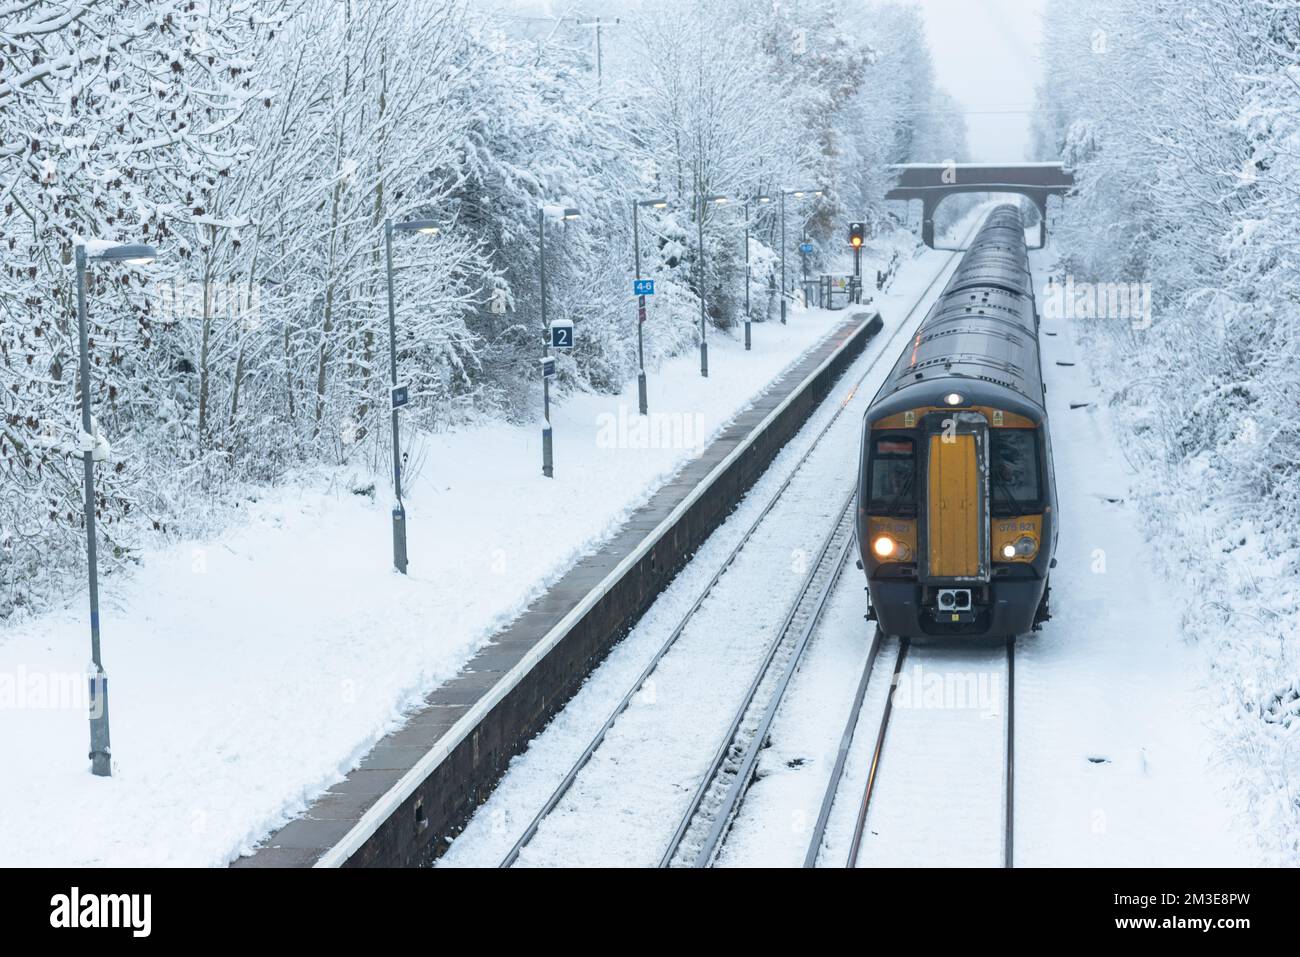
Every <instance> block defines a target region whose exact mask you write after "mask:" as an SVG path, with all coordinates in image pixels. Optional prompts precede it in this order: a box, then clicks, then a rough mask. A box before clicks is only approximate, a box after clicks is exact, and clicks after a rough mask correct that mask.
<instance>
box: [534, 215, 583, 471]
mask: <svg viewBox="0 0 1300 957" xmlns="http://www.w3.org/2000/svg"><path fill="white" fill-rule="evenodd" d="M548 215H549V216H553V217H554V218H556V219H559V220H560V221H561V222H568V221H570V220H574V219H577V218H578V216H579V215H580V214H579V212H578V211H577V210H576V209H574V208H572V207H571V206H546V205H543V206H539V207H538V208H537V264H538V269H537V271H538V279H539V282H540V284H541V292H542V358H543V359H545V358H547V357H548V356H549V355H550V354H551V327H550V325H549V324H548V323H547V321H546V217H547V216H548ZM542 474H543V475H545V476H546V477H547V478H554V476H555V463H554V456H553V454H552V447H551V380H550V379H549V378H547V376H546V372H545V368H543V371H542Z"/></svg>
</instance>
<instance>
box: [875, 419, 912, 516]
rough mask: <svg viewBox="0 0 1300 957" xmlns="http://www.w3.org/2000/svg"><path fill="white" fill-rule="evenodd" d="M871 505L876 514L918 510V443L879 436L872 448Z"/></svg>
mask: <svg viewBox="0 0 1300 957" xmlns="http://www.w3.org/2000/svg"><path fill="white" fill-rule="evenodd" d="M870 475H871V479H870V483H869V496H870V501H869V502H868V504H867V508H868V510H870V511H874V512H887V513H895V512H898V511H910V510H913V509H915V508H916V443H915V442H913V441H912V440H911V439H910V438H907V437H906V436H897V435H882V436H878V437H877V438H876V439H875V441H874V443H873V444H872V447H871V471H870Z"/></svg>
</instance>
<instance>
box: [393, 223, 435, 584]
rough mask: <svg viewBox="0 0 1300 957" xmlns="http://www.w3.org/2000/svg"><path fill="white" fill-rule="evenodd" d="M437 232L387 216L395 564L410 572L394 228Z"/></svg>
mask: <svg viewBox="0 0 1300 957" xmlns="http://www.w3.org/2000/svg"><path fill="white" fill-rule="evenodd" d="M394 230H401V231H402V232H414V233H420V234H422V235H425V236H436V235H437V234H438V224H437V223H436V222H434V221H433V220H432V219H411V220H407V221H406V222H404V223H394V222H393V221H392V220H391V219H385V220H384V254H385V257H386V261H387V274H388V374H389V382H391V383H392V390H391V392H390V393H389V405H390V408H391V411H392V418H393V567H394V568H396V569H397V570H398V571H399V572H401V573H402V574H403V575H405V574H406V506H404V505H403V504H402V447H401V440H400V436H399V433H398V428H397V410H398V409H399V408H401V406H402V405H404V404H405V401H402V402H399V401H398V392H397V309H396V307H395V306H394V303H393V231H394Z"/></svg>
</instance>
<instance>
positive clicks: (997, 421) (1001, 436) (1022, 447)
mask: <svg viewBox="0 0 1300 957" xmlns="http://www.w3.org/2000/svg"><path fill="white" fill-rule="evenodd" d="M1044 393H1045V389H1044V387H1043V377H1042V367H1041V363H1040V360H1039V344H1038V314H1037V310H1036V308H1035V305H1034V294H1033V283H1032V278H1031V276H1030V272H1029V261H1028V253H1027V250H1026V248H1025V238H1024V224H1023V221H1022V219H1021V216H1020V212H1019V210H1018V209H1016V207H1014V206H999V207H998V208H997V209H995V210H994V211H993V212H992V213H991V214H990V215H989V217H988V218H987V219H986V220H985V222H984V225H983V226H982V227H981V229H980V231H979V233H978V234H977V235H976V237H975V240H974V242H973V243H972V244H971V247H970V249H969V250H968V251H967V252H966V254H965V255H964V256H963V258H962V261H961V265H960V266H959V267H958V269H957V271H956V272H955V273H954V274H953V276H952V278H951V279H950V280H949V282H948V285H947V286H946V287H945V288H944V292H943V294H942V295H941V296H940V297H939V299H938V301H937V302H936V303H935V305H934V306H933V308H931V310H930V312H929V313H928V314H927V315H926V317H925V319H924V321H923V322H922V323H921V326H920V328H919V329H918V331H917V333H916V335H915V337H913V339H912V340H911V341H910V342H909V343H908V345H907V348H906V350H905V351H904V353H903V355H902V356H901V357H900V358H899V360H898V362H897V363H896V364H895V366H894V368H893V370H892V371H891V372H890V375H889V378H888V379H887V380H886V382H885V383H884V385H883V386H882V387H881V389H880V391H879V392H878V393H877V394H876V397H875V399H874V400H873V401H872V404H871V407H870V408H869V409H868V410H867V413H866V417H865V420H864V428H863V439H862V455H861V462H860V467H859V484H858V512H857V532H858V545H859V550H860V552H861V561H862V566H863V568H864V569H865V571H866V573H867V584H868V588H869V590H870V593H871V615H870V617H873V618H875V619H877V620H878V621H879V623H880V626H881V628H882V630H883V631H884V632H885V633H886V634H890V635H901V636H908V637H916V636H921V635H968V636H982V635H990V636H1010V635H1016V634H1020V633H1022V632H1026V631H1029V630H1031V629H1036V628H1037V627H1038V626H1039V625H1041V623H1042V622H1043V621H1045V620H1046V619H1047V617H1048V609H1047V593H1048V573H1049V571H1050V570H1051V568H1052V567H1053V566H1054V565H1055V564H1056V563H1055V559H1054V558H1053V553H1054V552H1055V550H1056V534H1057V520H1056V518H1057V517H1056V482H1055V478H1054V475H1053V471H1052V447H1051V440H1050V436H1049V435H1048V427H1047V410H1046V408H1045V407H1044Z"/></svg>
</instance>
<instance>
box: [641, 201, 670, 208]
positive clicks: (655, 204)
mask: <svg viewBox="0 0 1300 957" xmlns="http://www.w3.org/2000/svg"><path fill="white" fill-rule="evenodd" d="M636 204H637V205H638V206H653V207H654V208H655V209H667V208H668V200H666V199H639V200H637V203H636Z"/></svg>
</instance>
